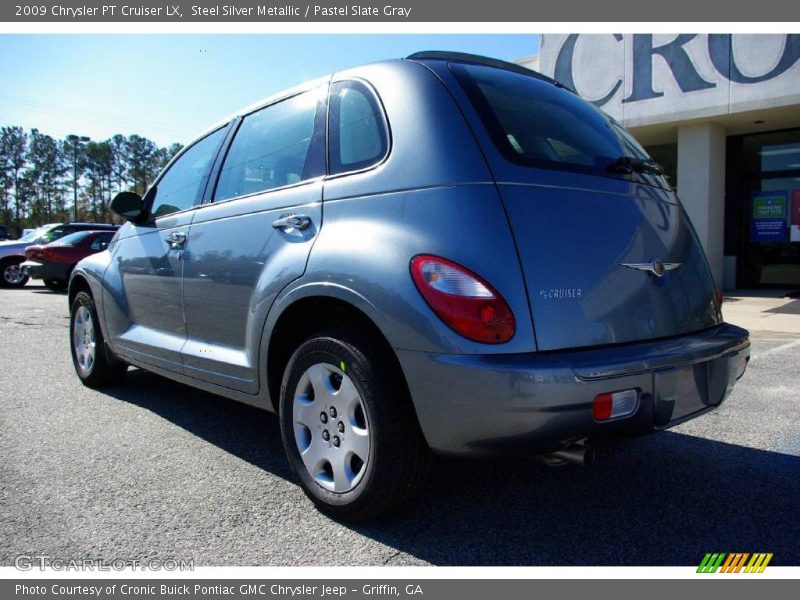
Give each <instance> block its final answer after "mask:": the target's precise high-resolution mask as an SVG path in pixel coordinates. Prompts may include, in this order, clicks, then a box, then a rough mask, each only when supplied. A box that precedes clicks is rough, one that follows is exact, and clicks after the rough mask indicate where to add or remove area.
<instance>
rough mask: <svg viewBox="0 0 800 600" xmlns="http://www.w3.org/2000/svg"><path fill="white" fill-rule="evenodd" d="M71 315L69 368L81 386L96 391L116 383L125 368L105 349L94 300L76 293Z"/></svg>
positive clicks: (84, 293)
mask: <svg viewBox="0 0 800 600" xmlns="http://www.w3.org/2000/svg"><path fill="white" fill-rule="evenodd" d="M70 314H71V317H70V321H69V336H70V341H71V342H72V343H71V344H70V346H71V348H72V364H73V365H74V366H75V372H76V373H77V374H78V377H79V378H80V380H81V382H82V383H83V384H84V385H85V386H88V387H91V388H99V387H103V386H106V385H109V384H113V383H116V382H117V381H119V379H120V378H121V377H122V376H123V375H124V374H125V371H126V370H127V368H128V367H127V365H126V364H125V363H123V362H120V361H119V360H117V359H116V358H114V356H112V355H111V352H110V351H109V350H108V349H107V348H106V345H105V342H104V341H103V332H102V331H101V330H100V324H99V321H98V320H97V308H96V307H95V304H94V298H92V296H91V295H90V294H87V293H86V292H78V294H76V295H75V300H73V301H72V310H71V313H70Z"/></svg>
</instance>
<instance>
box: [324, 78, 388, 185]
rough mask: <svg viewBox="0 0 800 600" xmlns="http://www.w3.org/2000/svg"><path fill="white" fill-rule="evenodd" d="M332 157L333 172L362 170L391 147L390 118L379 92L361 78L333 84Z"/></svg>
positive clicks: (330, 157) (330, 137)
mask: <svg viewBox="0 0 800 600" xmlns="http://www.w3.org/2000/svg"><path fill="white" fill-rule="evenodd" d="M328 130H329V148H328V156H329V160H330V172H331V174H338V173H346V172H349V171H360V170H363V169H366V168H369V167H371V166H373V165H376V164H378V163H379V162H381V161H382V160H383V159H384V157H385V156H386V154H387V152H388V150H389V134H388V126H387V122H386V118H385V116H384V114H383V109H382V108H381V106H380V104H379V103H378V100H377V98H376V96H375V94H374V93H373V92H372V90H370V89H369V88H368V87H367V86H366V85H365V84H364V83H362V82H360V81H339V82H337V83H334V84H333V85H332V86H331V93H330V120H329V123H328Z"/></svg>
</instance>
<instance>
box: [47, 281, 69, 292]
mask: <svg viewBox="0 0 800 600" xmlns="http://www.w3.org/2000/svg"><path fill="white" fill-rule="evenodd" d="M44 287H46V288H47V289H48V290H50V291H51V292H63V291H64V290H65V289H67V282H66V281H63V280H61V279H45V280H44Z"/></svg>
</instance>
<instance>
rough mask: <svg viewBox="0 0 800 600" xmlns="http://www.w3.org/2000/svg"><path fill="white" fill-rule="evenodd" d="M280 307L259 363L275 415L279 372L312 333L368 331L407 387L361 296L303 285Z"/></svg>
mask: <svg viewBox="0 0 800 600" xmlns="http://www.w3.org/2000/svg"><path fill="white" fill-rule="evenodd" d="M280 304H281V309H280V311H273V315H271V318H268V320H267V326H266V327H265V331H268V332H269V339H268V340H266V349H267V350H266V362H265V363H262V364H265V366H266V368H265V369H264V373H265V375H264V378H263V383H264V385H265V386H266V389H267V391H268V396H269V402H270V404H271V407H272V409H273V410H274V411H275V412H276V413H277V412H278V408H279V401H280V386H281V381H282V379H283V373H284V370H285V368H286V365H287V363H288V361H289V358H290V357H291V355H292V353H293V352H294V351H295V350H296V349H297V347H298V346H299V345H300V344H301V343H302V342H303V341H304V340H305V339H308V337H310V336H311V335H313V334H314V333H316V332H320V331H324V330H325V329H330V328H332V327H335V326H346V327H354V328H358V329H359V331H361V332H368V333H369V335H370V336H371V337H373V338H374V339H375V340H376V342H377V343H378V344H379V345H380V347H381V349H382V350H383V351H384V352H385V357H386V358H387V359H388V360H389V361H390V362H391V364H392V366H393V367H394V368H396V369H397V373H398V375H399V376H400V377H401V378H402V382H403V384H404V385H406V389H407V388H408V386H407V384H406V380H405V374H404V373H403V369H402V367H401V365H400V361H399V360H398V358H397V355H396V353H395V351H394V349H393V348H392V345H391V343H390V342H389V339H388V338H387V336H386V335H385V334H384V332H383V331H382V329H381V328H380V327H379V325H378V323H377V322H376V321H377V319H376V318H375V312H374V310H375V309H374V307H373V306H372V305H371V304H370V303H369V302H368V301H367V300H366V299H365V298H363V297H362V296H360V295H358V294H357V293H355V292H353V291H351V290H347V289H346V288H341V287H339V286H331V285H330V284H327V285H321V286H319V287H317V286H303V287H302V288H300V289H299V290H297V291H296V292H295V293H294V294H290V297H288V298H285V300H284V302H281V303H280Z"/></svg>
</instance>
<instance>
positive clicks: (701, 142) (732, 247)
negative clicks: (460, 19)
mask: <svg viewBox="0 0 800 600" xmlns="http://www.w3.org/2000/svg"><path fill="white" fill-rule="evenodd" d="M519 62H521V63H522V64H525V65H526V66H530V67H531V68H533V69H535V70H538V71H540V72H542V73H544V74H546V75H549V76H551V77H554V78H555V79H557V80H558V81H560V82H561V83H564V84H565V85H567V86H569V87H571V88H573V89H574V90H576V91H577V92H578V93H579V94H580V95H581V96H582V97H583V98H586V99H587V100H590V101H592V102H594V103H595V104H596V105H597V106H599V107H601V108H602V109H603V110H605V111H606V112H608V113H609V114H611V115H612V116H613V117H615V118H616V119H617V120H618V121H620V122H621V123H622V124H623V125H625V127H627V128H628V129H629V130H630V131H631V132H632V133H633V134H634V136H635V137H636V138H637V139H638V140H639V142H640V143H641V144H642V145H643V146H644V147H645V148H646V149H647V150H648V152H649V153H650V155H651V156H653V158H654V159H655V160H656V161H657V162H659V163H660V164H661V165H662V166H663V167H664V169H665V170H666V172H667V175H668V176H669V178H670V181H671V183H672V184H673V186H674V187H675V188H676V189H677V191H678V195H679V196H680V198H681V201H682V202H683V205H684V206H685V208H686V211H687V212H688V213H689V216H690V217H691V219H692V222H693V223H694V226H695V229H696V230H697V233H698V235H699V237H700V239H701V241H702V243H703V246H704V248H705V250H706V253H707V255H708V259H709V263H710V265H711V268H712V271H713V273H714V277H715V279H716V281H717V282H718V284H721V285H722V286H723V287H724V288H725V289H732V288H735V287H738V288H745V287H751V288H758V287H772V288H795V289H796V288H798V287H800V35H723V34H708V35H695V34H681V35H650V34H625V35H621V34H608V35H595V34H571V35H561V34H553V35H550V34H545V35H543V36H542V38H541V46H540V53H539V54H538V55H537V56H534V57H529V58H527V59H522V60H520V61H519Z"/></svg>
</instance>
